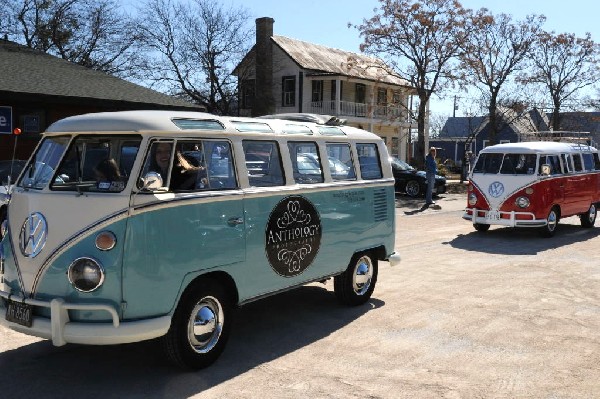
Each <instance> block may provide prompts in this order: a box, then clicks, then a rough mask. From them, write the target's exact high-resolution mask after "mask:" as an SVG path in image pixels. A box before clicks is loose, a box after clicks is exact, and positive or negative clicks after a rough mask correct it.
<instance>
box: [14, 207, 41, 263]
mask: <svg viewBox="0 0 600 399" xmlns="http://www.w3.org/2000/svg"><path fill="white" fill-rule="evenodd" d="M47 237H48V224H47V223H46V219H45V218H44V215H42V214H41V213H39V212H33V213H32V214H31V215H29V216H28V217H27V219H25V222H24V223H23V227H21V234H19V248H20V249H21V253H22V254H23V256H26V257H32V258H34V257H35V256H36V255H37V254H39V253H40V251H41V250H42V248H44V245H45V244H46V238H47Z"/></svg>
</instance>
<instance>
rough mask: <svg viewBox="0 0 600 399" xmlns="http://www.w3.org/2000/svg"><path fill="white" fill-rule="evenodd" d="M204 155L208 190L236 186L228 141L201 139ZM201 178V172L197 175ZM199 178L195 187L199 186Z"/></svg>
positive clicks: (200, 184)
mask: <svg viewBox="0 0 600 399" xmlns="http://www.w3.org/2000/svg"><path fill="white" fill-rule="evenodd" d="M202 147H203V148H204V156H205V162H206V179H207V186H205V187H204V188H206V189H210V190H222V189H232V188H237V181H236V176H235V168H234V167H233V158H232V156H231V154H232V152H231V144H230V143H229V141H225V140H220V141H212V140H203V141H202ZM198 177H199V178H201V174H199V175H198ZM201 186H202V183H201V180H199V181H197V185H196V187H197V188H201Z"/></svg>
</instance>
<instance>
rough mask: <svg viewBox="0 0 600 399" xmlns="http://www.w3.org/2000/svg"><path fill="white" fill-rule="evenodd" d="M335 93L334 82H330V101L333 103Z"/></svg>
mask: <svg viewBox="0 0 600 399" xmlns="http://www.w3.org/2000/svg"><path fill="white" fill-rule="evenodd" d="M335 91H336V81H335V80H332V81H331V101H335V100H336V98H335Z"/></svg>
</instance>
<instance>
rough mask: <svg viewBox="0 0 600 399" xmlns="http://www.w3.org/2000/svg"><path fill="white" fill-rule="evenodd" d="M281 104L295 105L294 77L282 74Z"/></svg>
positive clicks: (285, 105) (286, 105)
mask: <svg viewBox="0 0 600 399" xmlns="http://www.w3.org/2000/svg"><path fill="white" fill-rule="evenodd" d="M281 105H282V106H284V107H293V106H295V105H296V77H295V76H284V77H283V78H282V80H281Z"/></svg>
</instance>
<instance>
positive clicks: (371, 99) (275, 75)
mask: <svg viewBox="0 0 600 399" xmlns="http://www.w3.org/2000/svg"><path fill="white" fill-rule="evenodd" d="M273 24H274V20H273V19H272V18H268V17H265V18H258V19H257V20H256V44H255V45H254V46H253V48H252V49H251V50H250V52H249V53H248V54H246V56H245V57H244V59H243V60H242V61H241V62H240V64H239V65H238V66H237V67H236V68H235V70H234V71H233V74H234V75H236V76H237V78H238V85H239V93H240V96H239V115H240V116H261V115H268V114H281V113H297V112H302V113H312V114H319V115H331V116H335V117H337V118H339V119H344V120H346V125H350V126H355V127H359V128H362V129H365V130H368V131H371V132H373V133H376V134H378V135H379V136H381V137H382V138H383V139H384V140H385V142H386V144H387V146H388V150H389V152H390V153H391V154H392V155H395V156H398V157H399V158H401V159H408V158H409V156H408V155H409V154H410V151H409V144H410V142H411V140H410V132H411V130H412V131H413V132H414V131H415V130H416V122H414V121H412V123H411V119H410V118H409V115H410V112H409V111H410V108H411V106H412V101H413V98H412V97H413V96H415V95H416V93H415V90H414V88H412V87H411V86H410V84H409V82H408V81H406V80H404V79H402V78H400V77H398V76H397V75H394V74H393V73H391V72H390V71H391V69H390V68H389V67H388V66H386V65H385V64H384V63H383V62H382V61H380V60H378V59H375V58H371V57H367V56H365V55H360V54H356V53H352V52H348V51H343V50H339V49H335V48H329V47H325V46H321V45H317V44H312V43H307V42H303V41H300V40H296V39H291V38H288V37H283V36H276V35H273ZM415 106H416V103H415ZM413 109H414V107H413Z"/></svg>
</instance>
